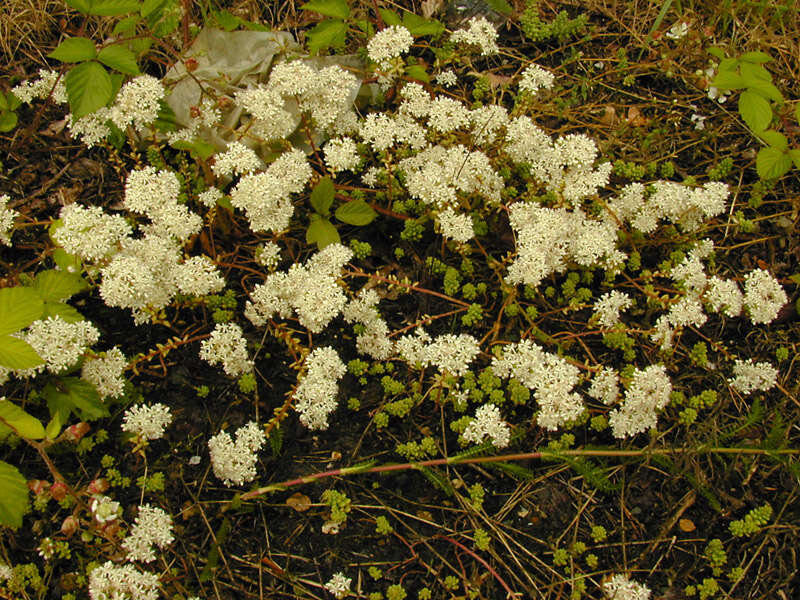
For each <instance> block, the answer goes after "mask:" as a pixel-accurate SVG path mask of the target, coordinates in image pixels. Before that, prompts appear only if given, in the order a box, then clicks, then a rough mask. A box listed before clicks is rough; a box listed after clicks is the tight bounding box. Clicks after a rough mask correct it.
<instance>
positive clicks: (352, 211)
mask: <svg viewBox="0 0 800 600" xmlns="http://www.w3.org/2000/svg"><path fill="white" fill-rule="evenodd" d="M377 216H378V213H376V212H375V211H374V210H373V209H372V207H371V206H370V205H369V204H367V203H366V202H365V201H364V200H361V199H358V200H351V201H350V202H348V203H346V204H342V205H341V206H340V207H339V208H337V209H336V218H337V219H339V220H340V221H342V222H343V223H348V224H349V225H359V226H361V225H368V224H369V223H372V221H373V220H374V219H375V217H377Z"/></svg>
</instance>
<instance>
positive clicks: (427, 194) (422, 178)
mask: <svg viewBox="0 0 800 600" xmlns="http://www.w3.org/2000/svg"><path fill="white" fill-rule="evenodd" d="M399 168H400V170H401V171H403V172H404V173H405V175H406V184H405V185H406V189H407V190H408V192H409V194H411V196H413V197H414V198H418V199H420V200H422V201H423V202H425V203H426V204H432V205H434V206H436V207H437V208H440V209H444V208H446V207H448V206H451V207H452V206H456V205H457V204H458V196H457V192H461V193H463V194H472V193H475V194H480V195H481V196H483V197H484V198H485V199H486V200H487V201H489V202H500V192H501V191H502V190H503V185H504V183H503V179H502V177H500V176H499V175H498V174H497V173H496V172H495V170H494V169H493V168H492V166H491V163H490V161H489V157H487V156H486V154H484V153H483V152H480V151H478V150H475V151H470V150H469V149H467V148H466V147H464V146H462V145H461V144H459V145H456V146H451V147H449V148H445V147H443V146H431V147H430V148H426V149H425V150H423V151H422V152H420V153H418V154H416V155H415V156H412V157H409V158H405V159H403V160H401V161H400V164H399Z"/></svg>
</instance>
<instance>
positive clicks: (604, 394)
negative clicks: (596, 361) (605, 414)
mask: <svg viewBox="0 0 800 600" xmlns="http://www.w3.org/2000/svg"><path fill="white" fill-rule="evenodd" d="M587 393H588V394H589V396H591V397H592V398H594V399H595V400H599V401H600V402H602V403H603V404H606V405H609V404H614V403H615V402H616V401H617V397H618V396H619V375H618V374H617V372H616V371H615V370H614V369H612V368H611V367H603V368H602V370H600V371H599V372H598V373H596V374H595V376H594V377H592V385H591V386H590V387H589V390H588V392H587Z"/></svg>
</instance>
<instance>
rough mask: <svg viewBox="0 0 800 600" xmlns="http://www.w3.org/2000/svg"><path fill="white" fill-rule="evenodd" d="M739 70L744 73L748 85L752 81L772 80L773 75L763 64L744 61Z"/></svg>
mask: <svg viewBox="0 0 800 600" xmlns="http://www.w3.org/2000/svg"><path fill="white" fill-rule="evenodd" d="M739 72H740V73H741V74H742V77H744V78H745V81H747V83H748V85H749V84H750V82H751V81H772V75H770V73H769V71H767V70H766V69H765V68H764V67H762V66H761V65H753V64H750V63H744V64H742V66H741V67H740V68H739Z"/></svg>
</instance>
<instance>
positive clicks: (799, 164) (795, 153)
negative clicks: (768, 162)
mask: <svg viewBox="0 0 800 600" xmlns="http://www.w3.org/2000/svg"><path fill="white" fill-rule="evenodd" d="M788 154H789V158H791V159H792V162H793V163H794V166H795V168H796V169H800V149H797V148H792V149H791V150H789V153H788Z"/></svg>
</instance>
